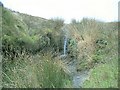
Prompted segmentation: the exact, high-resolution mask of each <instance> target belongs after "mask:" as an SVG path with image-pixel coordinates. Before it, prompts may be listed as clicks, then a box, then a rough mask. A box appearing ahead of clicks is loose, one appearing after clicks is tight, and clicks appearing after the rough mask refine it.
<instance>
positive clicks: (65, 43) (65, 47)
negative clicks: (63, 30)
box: [64, 36, 67, 56]
mask: <svg viewBox="0 0 120 90" xmlns="http://www.w3.org/2000/svg"><path fill="white" fill-rule="evenodd" d="M66 49H67V36H65V39H64V56H65V55H66Z"/></svg>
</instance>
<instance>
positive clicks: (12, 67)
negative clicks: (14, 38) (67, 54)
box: [2, 54, 70, 88]
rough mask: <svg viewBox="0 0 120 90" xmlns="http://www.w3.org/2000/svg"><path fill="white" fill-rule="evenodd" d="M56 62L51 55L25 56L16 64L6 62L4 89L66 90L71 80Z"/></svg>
mask: <svg viewBox="0 0 120 90" xmlns="http://www.w3.org/2000/svg"><path fill="white" fill-rule="evenodd" d="M4 59H5V58H4ZM4 61H5V60H4ZM55 61H57V59H53V58H52V56H51V54H45V56H43V55H38V54H37V55H35V56H31V55H26V54H23V55H20V56H19V57H18V58H16V60H15V61H14V62H11V61H10V60H9V62H8V61H7V62H6V63H5V62H4V63H3V71H2V73H3V87H5V88H64V87H65V85H66V84H67V82H68V81H69V80H70V78H69V76H68V75H66V74H65V72H64V71H63V69H62V67H60V66H59V63H58V62H55ZM69 83H70V82H69Z"/></svg>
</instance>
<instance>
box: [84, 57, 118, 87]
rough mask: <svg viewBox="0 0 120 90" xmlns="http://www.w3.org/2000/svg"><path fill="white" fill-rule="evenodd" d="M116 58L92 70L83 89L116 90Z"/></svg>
mask: <svg viewBox="0 0 120 90" xmlns="http://www.w3.org/2000/svg"><path fill="white" fill-rule="evenodd" d="M117 62H118V61H117V58H114V59H112V60H111V61H110V62H107V63H106V64H101V65H99V66H98V67H96V68H94V69H93V70H92V72H91V75H90V78H89V79H88V80H86V81H85V82H84V85H83V88H91V87H92V88H118V66H117V65H118V64H117Z"/></svg>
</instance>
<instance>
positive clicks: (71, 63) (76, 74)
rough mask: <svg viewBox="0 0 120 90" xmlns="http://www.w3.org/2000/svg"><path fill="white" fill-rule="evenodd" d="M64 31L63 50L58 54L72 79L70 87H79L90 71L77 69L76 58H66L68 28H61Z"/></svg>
mask: <svg viewBox="0 0 120 90" xmlns="http://www.w3.org/2000/svg"><path fill="white" fill-rule="evenodd" d="M63 31H64V33H65V37H64V41H63V42H64V45H63V48H64V51H63V54H62V55H61V56H60V58H61V61H62V62H63V63H64V64H65V66H66V68H67V70H68V71H69V73H68V74H69V75H70V77H71V79H72V87H73V88H81V87H82V85H83V83H84V81H85V80H86V79H88V78H89V75H90V71H88V70H85V71H81V72H80V71H77V64H78V62H77V61H78V60H75V59H73V60H72V59H71V60H68V59H67V44H68V43H67V41H68V40H67V39H68V34H69V30H67V29H64V30H63Z"/></svg>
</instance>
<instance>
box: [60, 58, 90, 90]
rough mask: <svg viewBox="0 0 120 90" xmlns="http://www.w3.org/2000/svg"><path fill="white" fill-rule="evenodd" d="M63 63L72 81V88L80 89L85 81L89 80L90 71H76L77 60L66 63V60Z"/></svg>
mask: <svg viewBox="0 0 120 90" xmlns="http://www.w3.org/2000/svg"><path fill="white" fill-rule="evenodd" d="M62 62H63V63H66V64H65V66H66V68H67V69H68V71H69V73H68V74H69V75H70V77H71V80H72V87H73V88H82V85H83V83H84V81H85V80H87V79H88V78H89V75H90V71H89V70H85V71H77V69H76V66H77V60H71V61H68V60H67V59H63V60H62Z"/></svg>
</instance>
